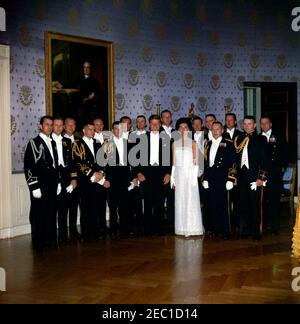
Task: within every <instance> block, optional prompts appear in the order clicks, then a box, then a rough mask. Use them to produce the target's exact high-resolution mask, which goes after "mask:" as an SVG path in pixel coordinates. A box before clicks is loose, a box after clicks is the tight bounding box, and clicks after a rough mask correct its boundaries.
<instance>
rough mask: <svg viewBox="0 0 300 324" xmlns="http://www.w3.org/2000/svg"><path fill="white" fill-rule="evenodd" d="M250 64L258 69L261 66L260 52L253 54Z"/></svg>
mask: <svg viewBox="0 0 300 324" xmlns="http://www.w3.org/2000/svg"><path fill="white" fill-rule="evenodd" d="M250 65H251V67H252V68H253V69H257V68H259V66H260V57H259V55H258V54H252V55H251V57H250Z"/></svg>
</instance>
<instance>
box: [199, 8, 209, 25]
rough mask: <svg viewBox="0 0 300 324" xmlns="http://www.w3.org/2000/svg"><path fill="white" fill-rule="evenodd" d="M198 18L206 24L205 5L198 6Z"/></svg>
mask: <svg viewBox="0 0 300 324" xmlns="http://www.w3.org/2000/svg"><path fill="white" fill-rule="evenodd" d="M197 19H198V20H199V22H200V23H202V24H205V23H206V21H207V15H206V8H205V6H198V8H197Z"/></svg>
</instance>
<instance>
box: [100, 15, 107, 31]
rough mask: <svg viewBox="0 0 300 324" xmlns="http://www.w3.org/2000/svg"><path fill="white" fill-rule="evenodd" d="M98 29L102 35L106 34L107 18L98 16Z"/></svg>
mask: <svg viewBox="0 0 300 324" xmlns="http://www.w3.org/2000/svg"><path fill="white" fill-rule="evenodd" d="M99 29H100V31H101V32H102V33H106V32H107V31H108V30H109V26H108V17H107V16H100V18H99Z"/></svg>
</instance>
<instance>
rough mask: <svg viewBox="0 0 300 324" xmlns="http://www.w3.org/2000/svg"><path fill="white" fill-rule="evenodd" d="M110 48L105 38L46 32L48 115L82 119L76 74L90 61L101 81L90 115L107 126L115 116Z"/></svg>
mask: <svg viewBox="0 0 300 324" xmlns="http://www.w3.org/2000/svg"><path fill="white" fill-rule="evenodd" d="M113 48H114V46H113V43H112V42H108V41H102V40H97V39H90V38H85V37H79V36H71V35H66V34H61V33H55V32H49V31H47V32H45V65H46V67H45V70H46V109H47V114H48V115H52V116H60V117H62V118H66V117H73V118H75V119H76V120H77V122H78V124H80V122H82V118H81V113H80V109H81V111H82V107H81V106H82V105H83V104H82V101H81V98H80V87H76V77H78V78H79V77H83V64H84V63H85V62H90V63H91V66H92V73H91V74H92V75H93V78H94V79H95V80H97V82H98V83H99V85H100V87H99V104H98V103H97V104H95V105H94V108H93V109H95V111H93V112H92V113H91V114H92V117H96V116H97V117H98V116H99V117H101V118H103V120H104V123H105V127H106V128H107V129H110V125H111V124H112V122H113V121H114V118H115V109H114V54H113ZM96 69H97V71H96ZM93 71H94V72H93ZM95 72H97V75H95ZM61 80H62V81H61ZM64 83H65V84H64ZM100 89H101V92H100ZM78 98H80V99H78Z"/></svg>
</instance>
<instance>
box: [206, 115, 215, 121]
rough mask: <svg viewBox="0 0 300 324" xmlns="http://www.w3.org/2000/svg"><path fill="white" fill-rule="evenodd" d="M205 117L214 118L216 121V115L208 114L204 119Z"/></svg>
mask: <svg viewBox="0 0 300 324" xmlns="http://www.w3.org/2000/svg"><path fill="white" fill-rule="evenodd" d="M207 117H212V118H214V120H217V117H216V115H214V114H208V115H206V116H205V119H206V118H207Z"/></svg>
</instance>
